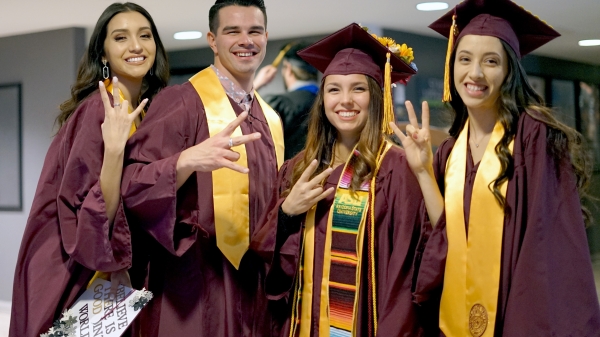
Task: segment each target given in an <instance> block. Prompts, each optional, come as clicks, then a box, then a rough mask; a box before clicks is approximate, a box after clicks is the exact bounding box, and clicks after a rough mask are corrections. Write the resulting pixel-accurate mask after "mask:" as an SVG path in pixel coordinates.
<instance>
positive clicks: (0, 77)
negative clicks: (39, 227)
mask: <svg viewBox="0 0 600 337" xmlns="http://www.w3.org/2000/svg"><path fill="white" fill-rule="evenodd" d="M84 47H85V30H84V29H80V28H69V29H60V30H54V31H47V32H42V33H36V34H27V35H19V36H13V37H4V38H0V85H2V84H4V83H21V90H22V91H21V99H22V111H21V121H22V124H21V128H22V130H21V134H22V152H23V153H22V161H23V162H22V167H23V186H22V188H23V190H22V192H23V210H22V211H12V212H0V233H2V236H1V242H2V244H0V301H10V299H11V297H12V283H13V274H14V268H15V263H16V260H17V253H18V252H19V246H20V244H21V237H22V235H23V230H24V228H25V223H26V221H27V216H28V215H29V209H30V208H31V202H32V201H33V195H34V193H35V189H36V186H37V181H38V178H39V176H40V172H41V169H42V164H43V161H44V157H45V156H46V151H47V150H48V147H49V145H50V142H51V141H52V136H53V134H54V133H55V129H54V127H53V126H54V119H55V118H56V116H57V115H58V106H59V105H60V103H62V102H63V101H64V100H66V99H67V98H68V95H69V92H70V91H69V90H70V86H71V84H72V83H73V81H74V80H75V78H76V70H77V69H76V68H77V64H78V63H79V59H80V58H81V56H82V55H83V50H84ZM0 146H2V144H0ZM0 160H3V158H0ZM0 174H1V173H0ZM0 188H2V187H1V186H0Z"/></svg>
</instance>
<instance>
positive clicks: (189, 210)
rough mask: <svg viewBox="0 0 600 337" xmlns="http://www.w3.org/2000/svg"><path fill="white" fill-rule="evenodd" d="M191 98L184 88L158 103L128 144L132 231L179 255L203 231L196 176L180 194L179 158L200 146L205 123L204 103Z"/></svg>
mask: <svg viewBox="0 0 600 337" xmlns="http://www.w3.org/2000/svg"><path fill="white" fill-rule="evenodd" d="M191 94H192V92H191V91H189V90H185V88H184V86H174V87H169V88H166V89H164V90H162V91H161V92H160V93H159V94H158V95H157V96H156V97H155V98H154V100H153V101H152V105H151V106H150V108H149V109H148V112H147V114H146V117H145V118H144V121H143V122H142V124H141V125H140V128H139V129H138V130H137V131H136V132H135V133H134V135H133V136H132V137H131V138H130V139H129V142H128V144H127V148H126V153H125V156H126V166H125V169H124V171H123V182H122V185H121V193H122V195H123V201H124V205H125V208H126V211H127V217H128V219H129V221H130V223H131V226H138V227H140V228H141V229H142V230H143V231H145V232H146V233H148V234H149V235H150V237H153V238H154V239H155V240H156V241H157V242H158V243H159V244H160V245H161V246H163V247H164V248H165V249H166V250H167V251H169V252H170V253H171V254H174V255H178V256H179V255H182V254H183V253H185V252H186V251H187V249H188V248H189V247H190V246H191V245H192V244H193V243H194V242H195V240H196V236H197V233H198V228H199V227H198V226H196V224H197V222H198V221H197V210H196V211H195V205H196V204H197V202H196V201H197V198H198V189H197V185H196V175H195V174H192V175H191V176H190V178H189V179H188V180H187V181H186V182H185V183H184V184H183V186H181V187H180V188H179V190H178V189H177V171H176V168H177V160H178V159H179V155H180V154H181V151H183V150H185V149H187V148H189V147H191V146H193V145H195V143H196V137H197V134H198V130H199V128H200V127H201V125H202V124H203V121H204V120H205V119H204V118H201V114H203V113H204V109H203V107H202V105H201V102H200V100H199V98H197V95H196V97H193V96H192V95H191ZM194 94H195V93H194ZM207 193H212V191H208V192H207ZM179 196H181V197H179ZM205 197H208V196H205Z"/></svg>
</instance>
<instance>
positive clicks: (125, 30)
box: [110, 26, 152, 35]
mask: <svg viewBox="0 0 600 337" xmlns="http://www.w3.org/2000/svg"><path fill="white" fill-rule="evenodd" d="M146 29H148V30H152V28H150V27H148V26H144V27H140V29H138V32H139V31H141V30H146ZM128 31H129V29H125V28H119V29H115V30H113V31H112V32H110V34H111V35H112V34H114V33H126V32H128Z"/></svg>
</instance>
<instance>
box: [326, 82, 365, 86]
mask: <svg viewBox="0 0 600 337" xmlns="http://www.w3.org/2000/svg"><path fill="white" fill-rule="evenodd" d="M329 85H335V86H338V87H340V86H341V84H339V83H338V82H330V83H327V84H326V85H325V86H329ZM357 85H369V84H368V83H367V82H363V81H358V82H352V83H350V86H351V87H354V86H357Z"/></svg>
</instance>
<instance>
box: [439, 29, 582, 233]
mask: <svg viewBox="0 0 600 337" xmlns="http://www.w3.org/2000/svg"><path fill="white" fill-rule="evenodd" d="M500 42H501V43H502V47H503V48H504V51H505V52H506V55H507V59H508V74H507V75H506V78H505V79H504V82H503V83H502V86H501V88H500V96H499V98H498V119H499V121H500V123H501V124H502V127H503V128H504V136H503V137H502V139H501V140H500V142H499V143H498V145H496V148H495V151H496V155H497V156H498V158H499V159H500V164H501V170H500V174H498V176H497V177H496V179H495V180H494V182H493V184H492V186H491V189H492V192H493V193H494V196H495V197H496V200H497V201H498V203H499V204H500V206H502V207H503V208H504V209H505V211H506V212H509V211H510V210H509V209H508V208H507V205H506V200H505V198H504V197H503V196H502V194H501V193H500V185H501V184H502V183H503V182H504V181H506V180H508V179H510V178H511V177H512V175H513V172H514V158H513V156H512V154H511V153H510V151H509V149H508V145H509V144H510V142H511V141H512V139H513V138H514V137H515V135H516V133H517V126H518V123H519V118H520V116H521V114H523V113H526V114H528V115H529V116H531V117H532V118H533V119H535V120H537V121H540V122H542V123H544V124H546V126H547V127H548V132H547V135H546V143H547V151H548V153H549V154H551V155H552V157H553V158H554V162H555V167H556V172H557V174H560V171H559V166H560V164H561V162H563V161H564V160H567V161H570V163H571V165H572V167H573V171H574V173H575V177H576V179H577V190H578V192H579V196H580V198H581V199H582V200H581V201H583V199H585V198H586V197H587V193H586V190H587V187H588V185H589V180H590V176H591V170H592V163H591V160H590V157H589V154H588V152H587V151H586V150H585V148H584V146H583V145H584V144H583V137H582V136H581V134H580V133H579V132H577V130H575V129H573V128H570V127H569V126H567V125H565V124H563V123H561V122H559V121H558V120H557V119H556V117H554V114H553V113H552V109H550V108H548V107H546V106H545V103H544V100H543V99H542V97H541V96H540V95H539V94H538V93H537V92H536V91H535V90H534V89H533V87H532V86H531V84H529V81H528V80H527V75H526V73H525V70H524V69H523V66H522V65H521V63H520V62H519V59H518V58H517V55H516V54H515V52H514V51H513V49H512V48H511V47H510V46H509V45H508V44H507V43H506V42H504V41H502V40H500ZM456 45H458V41H457V44H456ZM455 57H456V49H455V50H454V52H453V54H452V58H451V59H452V63H451V64H452V65H453V64H454V61H455ZM450 69H452V71H451V72H450V87H451V94H452V101H451V102H450V106H451V107H452V110H451V113H452V125H451V127H450V131H449V133H450V136H452V137H454V138H458V136H459V134H460V132H461V131H462V129H463V127H464V126H465V122H466V120H467V117H468V113H467V107H466V106H465V104H464V102H463V100H462V99H461V97H460V95H459V94H458V91H457V90H456V86H455V85H454V67H451V68H450ZM582 205H583V203H582ZM581 209H582V213H583V216H584V220H585V221H586V223H589V221H590V213H589V211H588V210H587V209H586V208H585V207H583V206H582V208H581Z"/></svg>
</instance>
